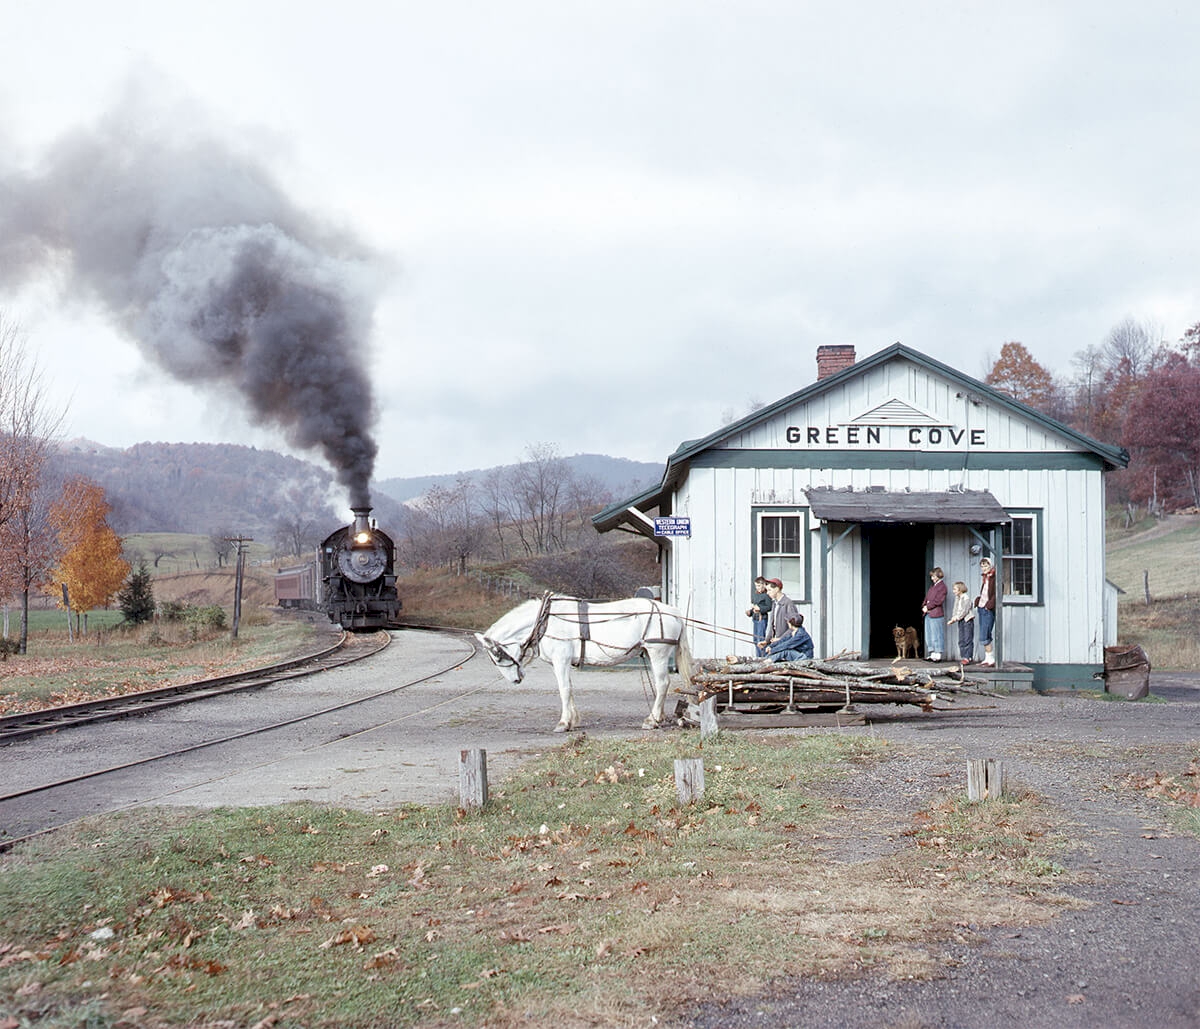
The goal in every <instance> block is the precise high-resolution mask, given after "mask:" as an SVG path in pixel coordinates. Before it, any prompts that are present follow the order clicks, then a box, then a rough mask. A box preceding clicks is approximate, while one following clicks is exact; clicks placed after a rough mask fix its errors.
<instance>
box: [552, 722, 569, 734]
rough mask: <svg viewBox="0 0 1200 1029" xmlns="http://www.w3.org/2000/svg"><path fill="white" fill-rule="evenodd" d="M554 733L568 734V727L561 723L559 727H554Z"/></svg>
mask: <svg viewBox="0 0 1200 1029" xmlns="http://www.w3.org/2000/svg"><path fill="white" fill-rule="evenodd" d="M554 731H555V732H566V731H567V727H566V726H565V725H564V724H563V723H562V722H559V723H558V725H556V726H555V727H554Z"/></svg>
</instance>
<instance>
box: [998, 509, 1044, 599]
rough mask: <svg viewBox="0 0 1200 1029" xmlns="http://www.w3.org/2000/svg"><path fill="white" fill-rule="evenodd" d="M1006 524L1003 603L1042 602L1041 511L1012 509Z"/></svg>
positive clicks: (1002, 584)
mask: <svg viewBox="0 0 1200 1029" xmlns="http://www.w3.org/2000/svg"><path fill="white" fill-rule="evenodd" d="M1008 514H1009V517H1010V518H1011V519H1012V521H1011V522H1009V523H1008V524H1007V525H1005V526H1004V574H1003V579H1002V583H1001V588H1002V589H1003V591H1004V592H1003V597H1004V603H1006V604H1037V603H1041V599H1042V598H1041V582H1040V575H1039V568H1040V565H1041V562H1040V560H1039V553H1038V548H1039V546H1040V545H1041V539H1040V536H1041V531H1040V529H1041V512H1038V511H1016V512H1014V511H1010V512H1009V513H1008Z"/></svg>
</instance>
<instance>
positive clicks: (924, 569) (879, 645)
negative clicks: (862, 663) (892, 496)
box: [862, 522, 933, 658]
mask: <svg viewBox="0 0 1200 1029" xmlns="http://www.w3.org/2000/svg"><path fill="white" fill-rule="evenodd" d="M862 535H863V546H864V549H865V551H866V554H865V557H866V564H867V569H868V574H867V632H866V634H865V635H866V636H867V654H866V656H867V657H871V658H884V657H886V658H893V657H895V656H896V644H895V642H894V640H893V638H892V630H893V629H894V628H895V627H896V626H897V625H900V626H904V627H907V626H910V625H911V626H912V627H913V628H915V629H916V630H917V638H918V639H920V641H921V656H922V657H924V656H925V616H924V615H923V614H921V603H922V602H923V601H924V599H925V591H926V590H927V589H928V588H929V570H930V568H932V567H933V566H932V565H931V564H930V561H931V560H932V557H933V526H932V525H920V524H918V525H889V524H884V523H880V522H873V523H867V524H864V525H863V527H862Z"/></svg>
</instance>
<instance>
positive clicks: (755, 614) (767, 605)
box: [746, 575, 774, 653]
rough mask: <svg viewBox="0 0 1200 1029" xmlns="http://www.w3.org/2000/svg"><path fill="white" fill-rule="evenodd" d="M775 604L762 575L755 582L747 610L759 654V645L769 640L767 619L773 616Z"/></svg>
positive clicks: (755, 646) (756, 650)
mask: <svg viewBox="0 0 1200 1029" xmlns="http://www.w3.org/2000/svg"><path fill="white" fill-rule="evenodd" d="M773 603H774V601H773V600H771V598H770V597H769V596H767V580H766V578H765V577H764V576H761V575H760V576H759V577H758V578H757V579H755V580H754V595H753V596H752V597H751V598H750V606H749V607H748V608H746V614H747V616H748V617H749V618H751V619H752V621H753V625H754V648H755V653H757V652H758V645H759V644H760V643H761V642H762V641H763V640H765V639H766V638H767V617H768V616H769V615H770V614H771V605H772V604H773Z"/></svg>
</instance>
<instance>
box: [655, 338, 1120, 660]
mask: <svg viewBox="0 0 1200 1029" xmlns="http://www.w3.org/2000/svg"><path fill="white" fill-rule="evenodd" d="M897 398H898V399H899V400H900V401H901V402H902V403H903V404H905V405H908V406H909V407H911V408H913V409H916V410H918V411H922V412H925V413H926V414H927V415H928V416H929V419H930V420H929V424H930V425H953V426H956V427H958V428H964V427H965V428H967V429H968V430H970V429H973V428H974V429H983V430H984V431H985V433H986V445H985V446H983V447H980V448H979V450H978V452H980V453H986V455H988V458H989V460H987V461H986V462H985V461H978V462H972V460H971V458H972V456H973V454H974V453H975V452H976V451H974V450H972V449H971V448H969V447H968V448H967V449H953V448H948V447H946V446H945V445H941V446H936V445H928V444H927V445H924V446H919V447H914V448H909V449H907V450H882V449H871V450H866V449H865V448H864V449H863V450H861V451H860V452H857V453H856V452H855V451H853V450H852V449H850V448H848V447H847V446H846V445H845V443H844V442H841V443H840V444H839V445H825V444H824V443H820V444H815V445H809V444H808V443H807V441H806V442H804V443H801V444H795V443H789V442H788V440H787V433H788V427H789V426H800V427H803V426H809V425H819V426H844V425H846V424H849V423H852V422H853V421H854V420H855V419H856V418H859V417H861V416H862V415H863V414H864V413H866V412H869V411H871V410H872V409H874V408H876V407H879V406H880V405H886V404H887V403H888V402H889V401H892V400H895V399H897ZM979 399H980V398H978V397H975V396H974V395H973V394H971V393H970V392H969V391H964V390H963V389H962V388H961V387H960V386H958V385H957V384H955V383H952V382H948V381H946V380H944V379H942V378H941V377H940V376H936V375H933V374H931V373H929V372H928V371H927V370H926V369H924V368H921V367H920V366H918V365H917V364H914V363H912V362H909V361H899V360H898V361H894V362H891V363H889V364H886V365H883V366H881V367H877V368H874V369H871V370H869V371H868V372H866V373H864V374H863V375H861V376H860V377H857V378H852V379H850V380H848V381H847V382H845V383H844V384H842V385H841V386H839V387H837V388H835V389H830V390H829V391H827V392H825V393H822V394H819V395H818V396H816V397H812V398H810V399H809V400H808V401H806V402H804V403H799V404H796V405H794V406H793V407H790V408H787V409H784V410H781V411H778V412H776V413H775V416H774V417H772V418H770V419H768V420H765V421H763V422H761V423H759V424H756V425H753V426H750V427H748V428H746V429H745V430H743V431H740V432H737V433H734V434H732V435H730V436H729V437H728V438H727V439H725V440H722V441H720V442H718V443H716V444H714V446H713V447H712V448H710V449H709V450H707V451H705V452H703V453H701V454H698V455H696V456H695V457H694V458H693V459H692V460H691V461H690V463H689V469H688V474H687V475H686V476H685V477H684V478H683V480H682V481H681V482H680V484H679V486H678V488H677V490H676V491H675V492H674V494H673V496H672V505H671V509H672V511H673V512H674V513H675V514H677V515H686V516H687V517H689V518H690V519H691V523H692V536H691V538H690V539H676V540H673V541H672V544H671V547H672V553H671V556H670V558H669V560H668V562H667V569H666V571H665V573H664V578H665V579H666V585H667V591H668V595H669V596H670V598H671V600H672V602H673V603H675V604H676V605H677V606H679V607H680V608H681V609H682V610H683V611H684V612H685V614H686V615H687V616H688V617H689V619H691V625H690V629H689V632H690V640H689V642H690V644H691V647H692V651H693V653H694V654H696V655H697V656H698V657H714V656H721V655H724V654H727V653H750V652H751V649H752V648H751V646H750V643H749V632H750V628H751V626H750V620H749V619H748V618H747V617H746V615H745V609H746V607H747V605H748V603H749V600H750V589H751V580H752V579H753V576H754V575H755V574H756V572H757V569H756V567H755V553H754V549H753V548H754V545H755V512H756V511H757V510H759V509H761V508H772V507H773V508H777V509H780V510H784V509H799V510H805V509H807V499H806V497H805V494H804V491H805V489H809V488H814V487H831V488H834V489H838V488H845V487H852V488H854V489H856V490H864V489H866V488H867V487H883V488H884V489H886V490H888V491H904V490H911V491H913V492H931V491H932V492H944V491H947V490H950V489H954V488H963V489H967V490H988V491H990V492H991V493H992V495H993V496H995V497H996V499H997V500H998V501H999V502H1000V504H1001V505H1002V506H1003V507H1004V508H1005V509H1006V510H1008V511H1010V512H1014V513H1025V512H1029V513H1032V514H1034V515H1035V517H1036V519H1037V523H1036V524H1037V526H1038V530H1039V539H1038V544H1037V556H1038V562H1039V563H1038V578H1039V590H1038V596H1037V598H1036V602H1034V603H1010V604H1006V605H1005V606H1004V609H1003V611H1002V613H1001V618H1002V620H1003V645H1004V653H1003V656H1004V658H1005V659H1006V660H1009V661H1017V662H1021V663H1030V664H1043V663H1050V664H1066V665H1074V664H1093V665H1097V664H1100V663H1102V661H1103V647H1104V643H1105V609H1104V589H1105V587H1104V582H1105V578H1104V572H1105V569H1104V554H1103V540H1104V502H1105V488H1104V476H1103V471H1102V468H1101V464H1100V462H1099V461H1098V460H1091V459H1089V457H1088V455H1087V453H1086V451H1084V450H1082V448H1080V447H1078V446H1075V445H1073V444H1072V443H1071V441H1069V440H1067V439H1065V438H1063V437H1061V436H1059V435H1057V434H1055V433H1053V432H1050V431H1048V430H1047V429H1046V428H1045V427H1044V426H1042V425H1040V424H1037V423H1036V422H1034V421H1033V420H1032V419H1027V418H1024V417H1021V416H1020V415H1018V414H1015V413H1013V412H1012V411H1009V410H1005V409H1002V408H1000V407H998V406H996V405H993V404H989V403H987V402H986V400H985V401H984V402H977V401H979ZM914 451H915V452H917V453H920V454H923V455H933V456H932V457H929V458H927V460H926V461H925V464H926V465H928V466H927V467H912V465H913V463H914V462H913V459H912V455H913V453H914ZM1046 454H1054V455H1071V454H1078V455H1080V457H1081V458H1082V460H1080V461H1078V462H1071V461H1066V462H1063V463H1062V466H1061V467H1060V466H1058V465H1057V463H1056V462H1055V461H1046V460H1042V459H1040V458H1039V455H1046ZM860 456H861V460H856V459H859V458H860ZM845 528H846V526H845V525H833V526H831V527H830V541H831V542H833V538H834V537H836V536H837V535H840V533H841V531H842V530H843V529H845ZM809 529H810V537H811V539H810V542H811V546H810V548H809V562H808V568H807V576H808V581H809V582H810V583H811V589H810V590H809V592H808V596H807V597H806V598H804V599H805V602H803V603H801V604H800V609H801V611H802V612H803V613H804V615H805V624H806V626H807V627H808V629H809V631H810V632H811V633H812V635H813V637H814V639H817V640H820V639H821V638H822V634H821V633H822V627H821V626H820V624H819V620H820V615H821V610H822V609H821V604H820V597H821V594H822V591H823V590H825V591H826V605H825V612H826V617H827V618H828V621H829V627H828V632H827V634H826V635H825V639H826V640H827V646H828V649H829V651H830V652H831V653H836V652H838V651H840V650H857V649H859V648H860V647H861V646H862V645H863V640H864V638H865V633H866V626H865V625H864V619H865V617H866V614H865V612H864V610H863V585H862V584H863V576H864V566H863V548H862V545H861V537H860V534H859V532H858V530H857V529H856V530H854V531H852V532H851V533H850V535H849V536H847V537H846V538H845V539H843V540H841V541H840V542H839V543H838V544H837V545H836V546H834V547H833V549H832V550H831V551H830V553H829V555H828V572H829V583H828V584H825V583H822V582H821V578H820V577H821V553H820V524H819V522H817V521H815V520H810V522H809ZM974 542H976V540H975V538H974V537H973V536H972V535H970V533H969V532H968V531H967V530H966V529H965V528H964V527H961V526H952V525H951V526H938V527H937V528H936V529H935V531H934V563H935V564H940V565H941V566H942V567H943V568H944V569H945V570H946V577H947V579H948V580H949V581H950V582H953V581H954V580H955V579H962V580H963V581H965V582H966V583H967V587H968V590H969V592H970V594H971V595H972V596H974V595H975V594H976V593H977V592H978V589H979V569H978V557H977V556H975V555H972V554H971V553H970V550H969V548H970V546H971V544H972V543H974ZM797 599H799V598H797ZM919 614H920V612H919V610H917V611H915V612H914V622H915V621H917V620H918V618H919Z"/></svg>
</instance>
